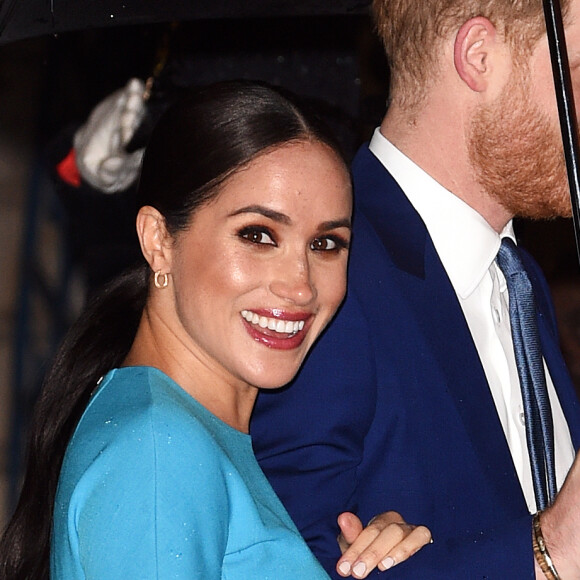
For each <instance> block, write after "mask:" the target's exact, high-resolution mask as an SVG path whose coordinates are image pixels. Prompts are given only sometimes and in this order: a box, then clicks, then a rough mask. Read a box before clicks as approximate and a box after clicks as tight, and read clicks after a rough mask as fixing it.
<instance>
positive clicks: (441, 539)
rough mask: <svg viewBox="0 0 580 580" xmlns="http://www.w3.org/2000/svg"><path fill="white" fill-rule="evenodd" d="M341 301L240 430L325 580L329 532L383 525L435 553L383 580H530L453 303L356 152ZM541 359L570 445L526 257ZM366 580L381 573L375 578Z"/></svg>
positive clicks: (505, 475)
mask: <svg viewBox="0 0 580 580" xmlns="http://www.w3.org/2000/svg"><path fill="white" fill-rule="evenodd" d="M353 174H354V180H355V201H356V209H355V219H354V237H353V245H352V253H351V258H350V265H349V286H348V294H347V299H346V301H345V303H344V305H343V307H342V308H341V310H340V312H339V314H338V316H337V317H336V319H335V320H334V321H333V322H332V324H331V325H330V327H329V328H328V329H327V331H326V332H325V333H324V335H323V336H322V338H321V339H320V340H319V342H318V343H317V344H316V346H315V347H314V349H313V351H312V352H311V354H310V355H309V357H308V359H307V361H306V364H305V365H304V367H303V369H302V370H301V372H300V373H299V376H298V378H297V379H296V380H295V381H294V382H293V383H292V384H291V385H290V386H289V387H287V388H284V389H283V390H282V392H280V391H278V392H271V393H262V394H261V395H260V396H259V398H258V403H257V407H256V410H255V413H254V418H253V422H252V426H251V432H252V436H253V440H254V446H255V451H256V453H257V456H258V459H259V461H260V463H261V466H262V468H263V469H264V471H265V472H266V474H267V476H268V477H269V479H270V481H271V482H272V484H273V486H274V488H275V490H276V491H277V493H278V494H279V496H280V497H281V499H282V501H283V502H284V504H285V505H286V507H287V509H288V511H289V512H290V514H291V516H292V517H293V518H294V520H295V522H296V523H297V525H298V527H299V528H300V530H301V532H302V534H303V535H304V536H305V538H306V540H307V541H308V543H309V544H310V546H311V548H312V550H313V551H314V553H315V554H316V555H317V557H318V558H319V559H320V560H321V562H322V564H323V565H324V566H325V567H326V569H327V570H328V571H329V573H331V575H332V576H333V577H336V578H339V576H338V575H336V573H335V572H334V569H335V565H336V561H337V559H338V558H339V556H340V553H339V549H338V546H337V543H336V536H337V533H338V527H337V525H336V516H337V515H338V514H339V513H340V512H342V511H345V510H350V511H353V512H354V513H356V514H358V515H359V517H360V518H361V519H362V521H363V522H366V521H368V520H369V519H370V518H371V517H372V516H374V515H375V514H377V513H379V512H383V511H385V510H388V509H395V510H397V511H399V512H401V514H402V515H403V516H404V517H405V518H406V519H407V521H410V522H413V523H421V524H425V525H427V526H428V527H429V528H430V529H431V531H432V534H433V538H434V543H433V544H431V545H429V546H426V547H425V548H423V550H422V551H421V552H419V553H418V554H417V555H415V556H413V558H411V559H410V560H409V561H407V562H405V563H402V564H401V565H400V566H397V567H395V568H394V569H393V570H391V571H389V573H388V577H389V578H409V579H411V578H412V579H414V580H417V579H424V578H430V579H431V578H433V579H435V578H442V579H443V578H445V579H447V580H448V579H449V578H459V579H474V578H481V579H483V578H485V579H498V580H499V579H501V580H505V578H517V579H518V580H522V579H525V578H533V577H534V566H533V555H532V548H531V517H530V515H529V513H528V510H527V508H526V503H525V500H524V497H523V494H522V491H521V487H520V484H519V481H518V478H517V475H516V472H515V469H514V465H513V462H512V459H511V455H510V452H509V449H508V446H507V443H506V440H505V437H504V433H503V430H502V427H501V424H500V421H499V419H498V416H497V412H496V410H495V406H494V403H493V400H492V397H491V394H490V391H489V387H488V384H487V381H486V378H485V374H484V371H483V368H482V366H481V363H480V360H479V357H478V354H477V351H476V349H475V346H474V343H473V340H472V338H471V335H470V332H469V329H468V326H467V323H466V321H465V318H464V316H463V313H462V310H461V307H460V305H459V302H458V301H457V298H456V295H455V292H454V290H453V288H452V286H451V283H450V282H449V279H448V277H447V275H446V273H445V271H444V269H443V267H442V265H441V262H440V260H439V257H438V256H437V253H436V251H435V248H434V246H433V243H432V241H431V239H430V237H429V235H428V233H427V230H426V228H425V226H424V224H423V222H422V220H421V218H420V217H419V215H418V214H417V213H416V212H415V210H414V209H413V207H412V206H411V204H410V203H409V202H408V200H407V198H406V197H405V195H404V194H403V192H402V191H401V190H400V188H399V187H398V185H397V184H396V182H395V181H394V180H393V179H392V177H391V176H390V175H389V174H388V172H387V171H386V170H385V169H384V167H383V166H382V165H381V164H380V163H379V161H378V160H377V159H376V158H375V157H374V156H373V155H372V153H370V151H369V150H368V148H367V147H363V149H361V151H360V152H359V153H358V155H357V157H356V159H355V162H354V165H353ZM526 267H527V268H528V271H529V273H530V277H531V278H532V281H533V284H534V288H535V292H536V295H537V302H538V310H539V314H538V321H539V326H540V333H541V338H542V345H543V352H544V356H545V359H546V361H547V364H548V367H549V369H550V373H551V376H552V379H553V381H554V384H555V385H556V389H557V391H558V395H559V398H560V401H561V404H562V407H563V409H564V413H565V415H566V418H567V420H568V424H569V426H570V430H571V433H572V438H573V441H574V445H575V447H576V448H577V447H578V444H579V443H580V413H579V406H578V402H577V399H576V395H575V391H574V388H573V385H572V383H571V380H570V378H569V375H568V372H567V370H566V368H565V365H564V362H563V360H562V357H561V354H560V351H559V347H558V339H557V331H556V323H555V317H554V312H553V309H552V306H551V302H550V298H549V293H548V289H547V285H546V282H545V279H544V278H543V276H542V274H541V272H540V271H539V269H538V267H537V265H536V264H535V263H534V262H533V260H531V258H529V256H526ZM376 574H378V572H376Z"/></svg>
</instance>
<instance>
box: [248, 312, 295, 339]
mask: <svg viewBox="0 0 580 580" xmlns="http://www.w3.org/2000/svg"><path fill="white" fill-rule="evenodd" d="M241 314H242V316H243V318H244V319H245V320H246V321H248V322H249V323H250V324H253V325H254V326H259V327H260V328H262V329H266V328H267V329H268V330H272V331H274V332H276V333H278V334H286V335H288V334H290V335H294V334H296V333H297V332H299V331H300V330H302V329H303V328H304V320H280V319H279V318H271V317H269V316H260V315H258V314H256V313H255V312H252V311H251V310H242V313H241Z"/></svg>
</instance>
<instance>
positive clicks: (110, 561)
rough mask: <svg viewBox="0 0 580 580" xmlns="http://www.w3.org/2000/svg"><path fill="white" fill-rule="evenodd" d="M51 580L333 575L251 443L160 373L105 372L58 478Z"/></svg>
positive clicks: (276, 579)
mask: <svg viewBox="0 0 580 580" xmlns="http://www.w3.org/2000/svg"><path fill="white" fill-rule="evenodd" d="M51 578H52V580H77V579H79V580H80V579H90V580H105V579H106V580H128V579H130V580H138V579H147V580H151V579H157V580H163V579H175V578H183V579H187V580H194V579H203V580H212V579H225V580H266V579H268V580H286V579H290V578H292V579H296V578H301V579H302V578H304V579H307V580H319V579H320V580H322V579H324V580H328V576H327V575H326V573H325V572H324V571H323V569H322V567H321V566H320V565H319V564H318V562H317V560H316V559H315V558H314V556H313V555H312V553H311V552H310V550H309V549H308V547H307V546H306V544H305V543H304V541H303V540H302V537H301V536H300V534H299V532H298V530H297V529H296V527H295V525H294V523H293V522H292V520H291V519H290V517H289V515H288V514H287V512H286V510H285V509H284V508H283V507H282V504H281V503H280V501H279V499H278V498H277V496H276V495H275V493H274V491H273V490H272V488H271V487H270V484H269V483H268V481H267V480H266V478H265V476H264V475H263V473H262V471H261V469H260V468H259V466H258V464H257V462H256V460H255V458H254V454H253V451H252V445H251V439H250V437H249V435H245V434H243V433H241V432H239V431H237V430H235V429H233V428H232V427H230V426H228V425H226V424H225V423H223V422H222V421H221V420H220V419H218V418H217V417H216V416H215V415H213V414H211V413H210V412H209V411H208V410H207V409H205V407H203V406H202V405H200V404H199V403H198V402H197V401H196V400H195V399H193V398H192V397H191V396H189V395H188V394H187V393H186V392H185V391H184V390H183V389H181V388H180V387H179V386H178V385H177V384H176V383H175V382H174V381H172V380H171V379H170V378H169V377H167V376H166V375H165V374H163V373H162V372H161V371H159V370H157V369H154V368H150V367H127V368H122V369H116V370H113V371H111V372H110V373H108V374H107V375H106V376H105V378H104V379H103V381H102V382H101V384H100V385H99V387H98V389H97V391H96V392H95V394H94V395H93V397H92V399H91V401H90V403H89V405H88V407H87V409H86V411H85V413H84V415H83V417H82V419H81V421H80V423H79V425H78V427H77V429H76V431H75V433H74V436H73V437H72V439H71V441H70V443H69V446H68V449H67V452H66V456H65V459H64V463H63V467H62V470H61V474H60V480H59V485H58V491H57V497H56V503H55V512H54V527H53V539H52V547H51Z"/></svg>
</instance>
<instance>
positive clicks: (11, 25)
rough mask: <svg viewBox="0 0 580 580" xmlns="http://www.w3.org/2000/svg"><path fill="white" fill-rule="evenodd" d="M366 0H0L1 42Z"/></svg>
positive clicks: (342, 9)
mask: <svg viewBox="0 0 580 580" xmlns="http://www.w3.org/2000/svg"><path fill="white" fill-rule="evenodd" d="M369 4H370V0H0V44H5V43H8V42H13V41H15V40H20V39H23V38H30V37H34V36H41V35H45V34H58V33H60V32H67V31H72V30H84V29H89V28H104V27H108V26H121V25H129V24H130V25H135V24H149V23H158V22H170V21H175V20H195V19H200V18H206V19H215V18H242V17H245V18H248V17H260V18H267V17H281V16H301V15H313V16H314V15H320V16H323V15H332V14H363V13H366V12H367V11H368V5H369Z"/></svg>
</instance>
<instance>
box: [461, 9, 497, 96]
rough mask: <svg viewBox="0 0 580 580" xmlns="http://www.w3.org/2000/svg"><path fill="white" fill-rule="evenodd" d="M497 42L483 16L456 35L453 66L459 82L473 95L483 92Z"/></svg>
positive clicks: (489, 77) (490, 72)
mask: <svg viewBox="0 0 580 580" xmlns="http://www.w3.org/2000/svg"><path fill="white" fill-rule="evenodd" d="M498 43H501V44H502V45H503V40H500V39H499V38H498V33H497V30H496V28H495V26H494V25H493V24H492V23H491V22H490V21H489V20H488V19H487V18H484V17H483V16H477V17H476V18H471V19H470V20H468V21H467V22H465V23H464V24H463V26H462V27H461V28H460V29H459V31H458V32H457V36H456V37H455V45H454V54H453V57H454V64H455V69H456V70H457V74H458V75H459V77H460V78H461V79H462V80H463V82H464V83H465V84H466V85H467V86H468V87H469V88H470V89H471V90H472V91H476V92H483V91H485V90H486V89H487V88H488V86H489V83H490V80H491V77H492V74H493V72H494V62H493V60H494V58H496V53H497V49H498Z"/></svg>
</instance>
